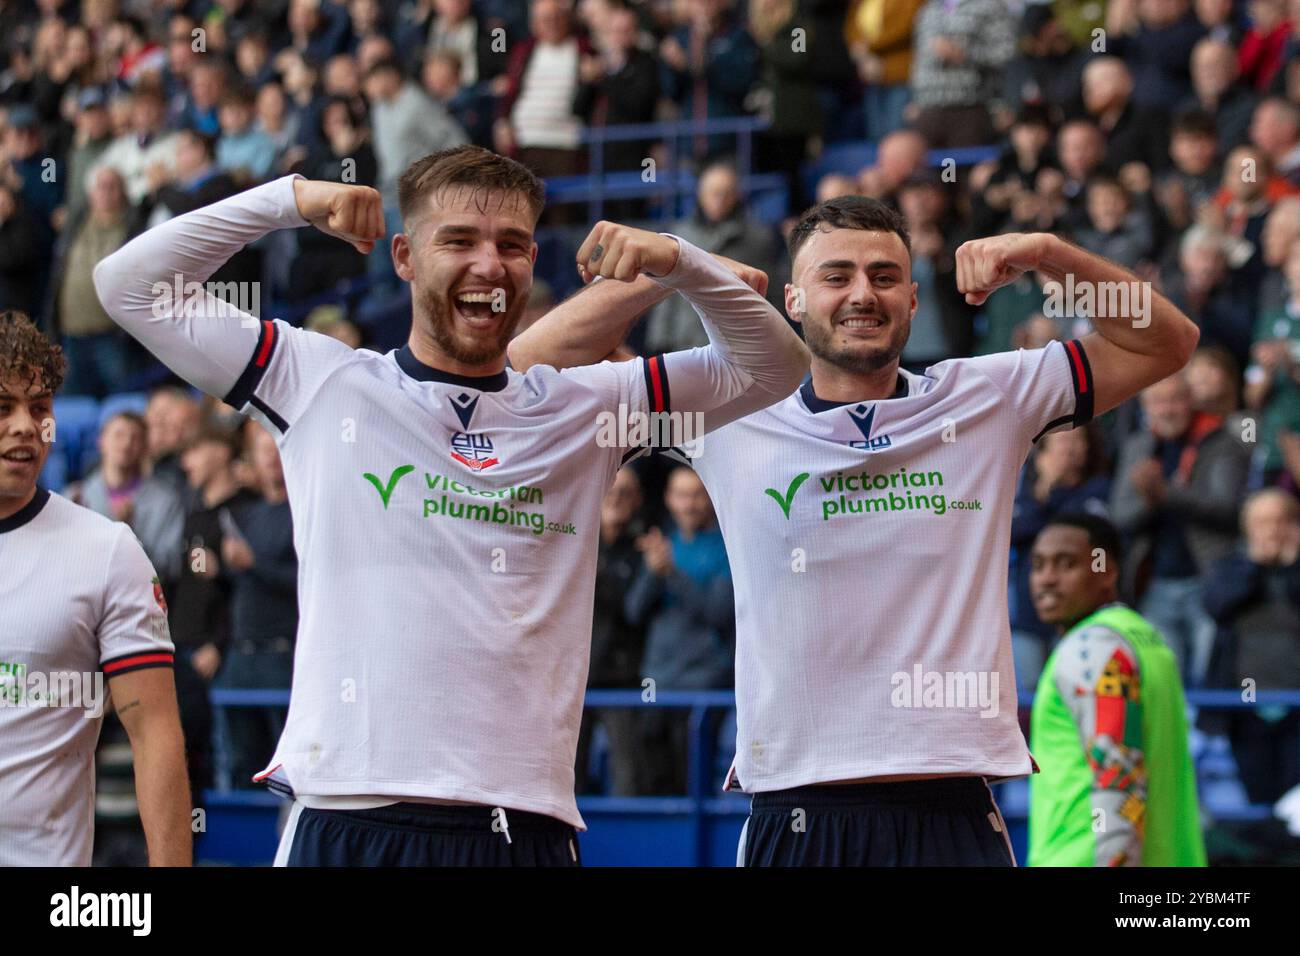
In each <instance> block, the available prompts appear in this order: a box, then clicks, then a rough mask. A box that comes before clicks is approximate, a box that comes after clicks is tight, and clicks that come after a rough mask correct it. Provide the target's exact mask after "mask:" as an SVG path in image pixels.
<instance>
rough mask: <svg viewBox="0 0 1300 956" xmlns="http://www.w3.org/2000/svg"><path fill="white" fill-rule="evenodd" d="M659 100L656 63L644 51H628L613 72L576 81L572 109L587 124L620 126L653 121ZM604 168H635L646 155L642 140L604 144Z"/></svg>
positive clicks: (637, 167)
mask: <svg viewBox="0 0 1300 956" xmlns="http://www.w3.org/2000/svg"><path fill="white" fill-rule="evenodd" d="M658 103H659V64H658V63H657V62H656V61H655V58H654V57H653V56H651V55H650V54H649V53H646V52H645V51H644V50H630V51H628V55H627V59H626V60H625V61H624V62H623V66H622V67H621V68H620V69H619V70H618V72H616V73H606V74H605V75H604V76H602V77H601V78H600V80H598V81H597V82H595V83H579V84H578V92H577V93H576V94H575V96H574V100H573V112H574V113H575V114H577V115H578V116H581V117H582V119H583V121H584V122H585V123H586V124H587V125H588V126H622V125H625V124H628V123H653V122H654V120H655V107H656V106H657V105H658ZM604 150H605V152H604V166H605V169H606V170H639V169H641V160H642V159H644V158H645V157H647V156H649V155H650V144H649V142H648V141H646V140H616V141H611V142H608V143H606V144H605V147H604Z"/></svg>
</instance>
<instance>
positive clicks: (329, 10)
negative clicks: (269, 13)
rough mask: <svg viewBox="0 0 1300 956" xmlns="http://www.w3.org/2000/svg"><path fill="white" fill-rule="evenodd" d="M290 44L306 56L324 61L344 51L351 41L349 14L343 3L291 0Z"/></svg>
mask: <svg viewBox="0 0 1300 956" xmlns="http://www.w3.org/2000/svg"><path fill="white" fill-rule="evenodd" d="M287 26H288V31H289V36H288V40H289V46H291V47H292V48H293V49H295V50H297V51H298V52H299V53H301V54H302V55H303V57H304V58H306V59H308V60H312V61H314V62H316V63H324V62H325V61H326V60H328V59H329V58H330V57H332V56H333V55H334V54H335V53H342V52H343V50H344V48H345V46H346V45H347V41H348V32H349V31H348V14H347V8H346V7H344V6H343V5H342V4H337V5H336V4H334V3H322V2H321V0H289V12H288V17H287Z"/></svg>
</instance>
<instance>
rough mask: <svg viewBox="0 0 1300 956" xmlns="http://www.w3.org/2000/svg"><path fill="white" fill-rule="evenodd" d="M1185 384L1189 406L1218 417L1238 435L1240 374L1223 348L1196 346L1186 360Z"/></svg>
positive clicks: (1226, 427)
mask: <svg viewBox="0 0 1300 956" xmlns="http://www.w3.org/2000/svg"><path fill="white" fill-rule="evenodd" d="M1187 387H1188V389H1189V390H1190V391H1191V395H1192V408H1193V409H1195V410H1196V411H1198V412H1207V413H1208V414H1210V415H1217V416H1219V417H1220V418H1222V419H1223V420H1224V421H1223V427H1224V428H1225V429H1227V430H1228V431H1230V432H1233V433H1235V434H1238V435H1240V434H1241V419H1242V416H1241V374H1240V371H1239V369H1238V365H1237V363H1236V361H1235V360H1234V359H1233V357H1232V356H1231V355H1230V354H1229V353H1228V350H1227V349H1223V348H1219V347H1218V346H1216V345H1205V346H1202V347H1201V348H1198V349H1197V350H1196V352H1195V353H1194V354H1193V355H1192V360H1191V361H1190V362H1188V363H1187Z"/></svg>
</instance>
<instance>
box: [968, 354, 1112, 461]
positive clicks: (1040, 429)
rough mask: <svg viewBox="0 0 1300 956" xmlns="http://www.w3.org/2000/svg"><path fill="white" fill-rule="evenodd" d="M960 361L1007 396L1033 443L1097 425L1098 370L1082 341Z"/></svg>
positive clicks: (1026, 434) (1027, 438)
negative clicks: (1094, 419) (1066, 430)
mask: <svg viewBox="0 0 1300 956" xmlns="http://www.w3.org/2000/svg"><path fill="white" fill-rule="evenodd" d="M957 361H960V362H962V363H963V364H964V365H967V366H970V367H973V368H976V369H978V370H979V371H980V372H981V373H982V374H983V375H984V376H985V378H987V379H988V380H989V381H990V382H992V384H993V385H995V386H996V387H997V389H998V390H999V391H1000V392H1002V394H1003V395H1005V396H1006V398H1007V401H1008V403H1009V404H1010V406H1011V409H1012V410H1013V411H1014V412H1015V415H1016V418H1017V419H1018V421H1019V423H1020V428H1021V431H1022V433H1023V434H1024V435H1025V437H1026V440H1028V441H1030V442H1036V441H1038V439H1039V438H1041V437H1042V436H1043V435H1045V434H1047V432H1050V431H1056V430H1057V429H1060V428H1063V427H1064V428H1078V427H1079V426H1080V425H1086V424H1087V423H1088V422H1089V421H1091V420H1092V407H1093V382H1092V367H1091V366H1090V365H1089V364H1088V356H1087V354H1086V353H1085V352H1084V350H1083V345H1082V344H1081V343H1080V342H1079V340H1078V339H1072V340H1070V341H1069V342H1050V343H1048V345H1047V347H1046V348H1041V349H1017V350H1016V351H1014V352H997V353H995V354H993V355H980V356H977V357H976V358H971V359H958V360H957Z"/></svg>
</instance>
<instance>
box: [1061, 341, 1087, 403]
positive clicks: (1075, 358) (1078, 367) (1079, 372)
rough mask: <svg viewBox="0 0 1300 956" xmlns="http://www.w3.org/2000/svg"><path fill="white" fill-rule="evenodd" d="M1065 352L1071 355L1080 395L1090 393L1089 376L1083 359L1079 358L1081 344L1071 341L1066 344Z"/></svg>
mask: <svg viewBox="0 0 1300 956" xmlns="http://www.w3.org/2000/svg"><path fill="white" fill-rule="evenodd" d="M1065 351H1067V352H1069V353H1070V364H1071V365H1073V366H1074V381H1075V382H1076V383H1077V384H1076V387H1077V388H1078V391H1079V394H1080V395H1086V394H1087V393H1088V375H1087V373H1086V372H1085V371H1084V368H1083V359H1082V358H1081V357H1080V356H1079V342H1078V340H1077V339H1071V340H1070V341H1069V342H1066V343H1065Z"/></svg>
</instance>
